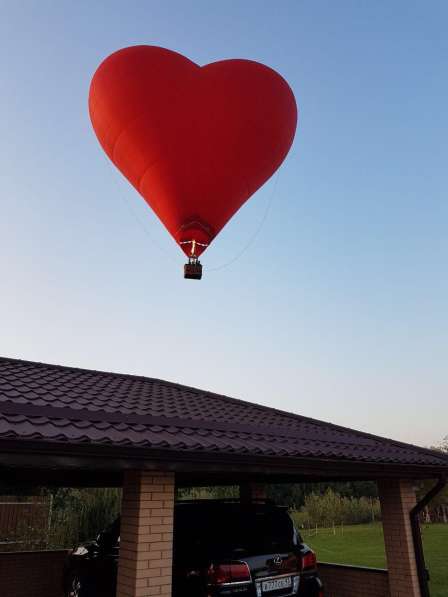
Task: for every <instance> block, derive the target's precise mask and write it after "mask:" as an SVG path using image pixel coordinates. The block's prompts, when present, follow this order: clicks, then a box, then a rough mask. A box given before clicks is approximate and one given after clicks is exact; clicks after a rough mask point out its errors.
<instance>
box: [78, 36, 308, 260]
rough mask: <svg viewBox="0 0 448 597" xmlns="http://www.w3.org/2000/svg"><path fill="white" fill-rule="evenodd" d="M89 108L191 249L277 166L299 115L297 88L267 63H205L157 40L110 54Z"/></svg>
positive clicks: (121, 162)
mask: <svg viewBox="0 0 448 597" xmlns="http://www.w3.org/2000/svg"><path fill="white" fill-rule="evenodd" d="M89 109H90V117H91V120H92V123H93V128H94V129H95V133H96V135H97V137H98V139H99V141H100V143H101V145H102V147H103V149H104V151H105V152H106V153H107V155H108V156H109V158H110V159H111V160H112V162H113V163H114V164H115V165H116V166H117V168H118V169H119V170H120V171H121V172H122V173H123V174H124V176H126V178H127V179H128V180H129V181H130V182H131V183H132V184H133V185H134V187H135V188H136V189H137V190H138V192H139V193H140V194H141V195H142V196H143V197H144V199H145V200H146V202H147V203H148V205H149V206H150V207H151V208H152V209H153V210H154V211H155V213H156V214H157V216H158V217H159V218H160V220H161V221H162V222H163V224H164V225H165V226H166V228H167V229H168V231H169V232H170V234H171V235H172V236H173V237H174V239H175V240H176V242H177V243H178V244H179V245H180V246H181V248H182V249H183V251H184V252H185V253H186V254H187V255H188V256H193V257H197V256H199V255H200V254H201V253H202V252H203V251H204V250H205V248H206V247H207V246H208V245H209V244H210V243H211V241H212V240H213V239H214V238H215V236H216V235H217V234H218V232H219V231H220V230H221V229H222V228H223V226H224V225H225V224H226V222H228V220H229V219H230V218H231V217H232V216H233V215H234V213H235V212H236V211H237V210H238V209H239V208H240V207H241V206H242V205H243V203H244V202H245V201H247V199H248V198H249V197H250V196H251V195H252V194H253V193H254V192H255V191H256V190H257V189H258V188H259V187H260V186H261V185H262V184H263V183H264V182H266V180H267V179H268V178H269V177H270V176H271V175H272V174H273V173H274V172H275V170H277V168H278V167H279V166H280V164H281V163H282V161H283V159H284V158H285V156H286V154H287V153H288V150H289V148H290V146H291V143H292V141H293V138H294V133H295V129H296V124H297V108H296V103H295V100H294V96H293V93H292V91H291V89H290V87H289V86H288V84H287V83H286V81H285V80H284V79H283V78H282V77H281V76H280V75H279V74H278V73H276V72H275V71H274V70H272V69H271V68H269V67H267V66H264V65H263V64H259V63H258V62H253V61H250V60H223V61H221V62H214V63H212V64H207V65H206V66H202V67H200V66H198V65H197V64H195V63H194V62H192V61H191V60H189V59H188V58H185V57H184V56H182V55H181V54H178V53H176V52H172V51H170V50H166V49H163V48H159V47H155V46H134V47H130V48H124V49H123V50H119V51H118V52H115V53H114V54H112V55H111V56H109V57H108V58H106V60H104V62H103V63H102V64H101V65H100V66H99V68H98V70H97V71H96V73H95V75H94V77H93V79H92V83H91V87H90V96H89Z"/></svg>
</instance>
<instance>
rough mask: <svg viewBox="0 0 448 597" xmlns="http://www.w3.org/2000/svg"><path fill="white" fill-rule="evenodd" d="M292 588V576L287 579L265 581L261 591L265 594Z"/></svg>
mask: <svg viewBox="0 0 448 597" xmlns="http://www.w3.org/2000/svg"><path fill="white" fill-rule="evenodd" d="M291 586H292V579H291V577H290V576H288V577H286V578H275V579H273V580H264V581H263V582H262V583H261V590H262V591H263V593H269V592H270V591H278V590H279V589H289V588H290V587H291Z"/></svg>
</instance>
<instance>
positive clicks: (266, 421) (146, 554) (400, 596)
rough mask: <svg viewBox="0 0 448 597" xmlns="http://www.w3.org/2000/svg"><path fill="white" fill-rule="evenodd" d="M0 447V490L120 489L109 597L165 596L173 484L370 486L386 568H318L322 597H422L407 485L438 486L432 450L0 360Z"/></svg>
mask: <svg viewBox="0 0 448 597" xmlns="http://www.w3.org/2000/svg"><path fill="white" fill-rule="evenodd" d="M0 444H1V450H0V467H1V469H0V471H1V475H2V478H3V479H10V480H14V481H15V482H21V483H34V484H36V483H38V484H40V485H43V484H48V485H50V484H58V485H61V486H62V485H63V486H89V485H93V486H100V485H104V486H113V485H116V486H122V487H123V501H122V523H121V546H120V561H119V573H118V591H117V597H150V596H151V597H152V596H157V595H170V594H171V566H172V545H173V510H174V500H175V487H176V486H179V487H180V486H194V485H208V486H210V485H223V484H232V485H235V484H241V485H242V486H244V487H245V488H246V489H247V490H248V491H249V492H250V491H253V492H257V495H260V493H262V492H263V486H264V484H266V483H279V482H294V483H300V482H305V481H307V482H317V481H323V480H334V481H336V480H345V481H347V480H374V481H377V482H378V486H379V492H380V500H381V508H382V516H383V528H384V538H385V547H386V555H387V562H388V572H387V573H386V572H383V573H379V572H377V571H368V570H367V569H355V568H353V567H350V566H347V567H344V566H322V568H321V570H322V575H323V577H324V580H326V581H327V586H328V588H329V593H328V594H329V596H331V597H340V596H341V597H342V595H343V596H344V597H351V596H352V595H353V596H355V595H356V596H358V597H359V596H367V597H379V596H383V597H386V596H390V597H404V596H406V597H425V591H426V589H425V579H424V574H423V567H424V566H423V563H422V553H421V543H420V541H419V533H418V532H416V526H415V523H414V524H413V523H412V520H414V521H415V520H416V514H417V510H418V508H417V509H415V506H416V495H415V489H414V484H415V482H416V481H418V480H420V479H435V480H437V479H439V480H440V479H441V481H440V483H439V487H440V486H441V485H442V483H443V478H444V476H445V475H446V474H447V473H448V458H446V457H445V456H443V455H442V454H439V453H438V452H434V451H431V450H426V449H423V448H419V447H416V446H412V445H408V444H404V443H401V442H397V441H393V440H389V439H384V438H380V437H376V436H373V435H369V434H366V433H362V432H358V431H354V430H351V429H346V428H344V427H340V426H336V425H332V424H330V423H324V422H321V421H317V420H314V419H310V418H306V417H302V416H299V415H295V414H291V413H287V412H282V411H279V410H275V409H272V408H267V407H264V406H260V405H256V404H252V403H248V402H243V401H240V400H236V399H233V398H228V397H226V396H221V395H217V394H213V393H211V392H206V391H202V390H198V389H195V388H189V387H185V386H181V385H178V384H175V383H170V382H166V381H161V380H158V379H150V378H145V377H139V376H131V375H123V374H116V373H105V372H100V371H90V370H82V369H75V368H70V367H61V366H56V365H47V364H42V363H33V362H27V361H20V360H14V359H6V358H0ZM413 510H414V512H413V515H412V516H411V511H413ZM417 530H418V529H417ZM347 586H348V587H349V588H347ZM350 591H351V592H350ZM30 594H31V593H30Z"/></svg>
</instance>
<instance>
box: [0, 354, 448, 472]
mask: <svg viewBox="0 0 448 597" xmlns="http://www.w3.org/2000/svg"><path fill="white" fill-rule="evenodd" d="M11 361H13V362H16V363H23V364H24V365H34V366H39V367H42V368H53V369H62V370H65V371H67V370H68V371H79V372H84V373H89V374H92V373H95V374H99V375H103V376H113V377H120V378H126V379H133V380H142V381H152V382H159V383H162V384H164V385H166V386H171V387H175V388H179V389H184V390H189V391H191V392H194V393H196V394H202V395H203V394H208V395H212V396H215V397H216V398H219V399H220V400H222V401H224V402H232V403H236V404H241V405H247V406H250V407H251V408H255V409H256V410H259V411H262V412H265V411H270V412H272V413H275V414H279V415H281V416H283V417H286V418H288V419H291V420H301V421H306V422H309V423H311V424H313V425H317V426H318V427H320V428H325V427H327V428H328V427H331V428H332V429H335V430H337V431H340V432H350V433H354V434H356V435H358V436H361V437H365V438H369V439H372V440H375V441H377V442H384V441H387V442H389V443H390V444H392V445H395V446H397V447H400V448H407V449H410V448H412V449H414V450H416V451H418V452H419V453H424V454H428V455H431V456H435V455H437V456H438V457H439V458H440V457H442V459H443V460H447V461H448V455H446V454H444V453H443V452H438V451H437V450H432V449H430V448H425V447H423V446H417V445H415V444H411V443H407V442H401V441H399V440H395V439H391V438H388V437H384V436H380V435H376V434H373V433H369V432H366V431H359V430H357V429H352V428H351V427H344V426H342V425H338V424H336V423H331V422H329V421H322V420H319V419H314V418H313V417H308V416H305V415H301V414H298V413H291V412H288V411H284V410H281V409H278V408H275V407H272V406H266V405H264V404H258V403H256V402H249V401H248V400H242V399H240V398H234V397H231V396H226V395H224V394H218V393H217V392H213V391H211V390H203V389H200V388H196V387H193V386H188V385H184V384H181V383H178V382H173V381H168V380H165V379H160V378H156V377H148V376H145V375H136V374H131V373H120V372H116V371H101V370H99V369H86V368H85V367H74V366H71V365H59V364H54V363H44V362H42V361H30V360H26V359H18V358H15V357H3V356H0V362H11Z"/></svg>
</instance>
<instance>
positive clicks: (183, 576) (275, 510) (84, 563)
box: [65, 500, 323, 597]
mask: <svg viewBox="0 0 448 597" xmlns="http://www.w3.org/2000/svg"><path fill="white" fill-rule="evenodd" d="M174 529H175V533H174V559H173V596H174V597H231V596H238V597H287V596H288V595H291V596H292V595H294V596H298V597H323V589H322V584H321V581H320V579H319V577H318V574H317V569H316V556H315V554H314V552H313V551H312V550H311V549H310V548H309V547H308V546H307V545H305V543H303V541H302V538H301V537H300V535H299V533H298V532H297V530H296V529H295V527H294V524H293V522H292V520H291V518H290V516H289V514H288V512H287V509H286V508H282V507H279V506H275V505H274V504H270V503H266V502H252V503H250V504H244V503H240V502H239V501H233V500H197V501H179V502H176V505H175V515H174ZM119 534H120V521H119V520H116V521H115V522H114V523H113V524H112V525H111V526H110V527H109V528H108V529H106V530H105V531H103V532H102V533H100V534H99V535H98V537H97V539H96V541H91V542H89V543H85V544H83V545H80V546H79V547H77V548H76V549H75V550H74V551H73V553H72V554H71V555H70V556H69V559H68V561H67V569H66V574H65V585H66V586H65V590H66V593H65V594H66V597H93V596H95V597H114V595H115V586H116V576H117V563H118V554H119V541H120V538H119Z"/></svg>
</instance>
